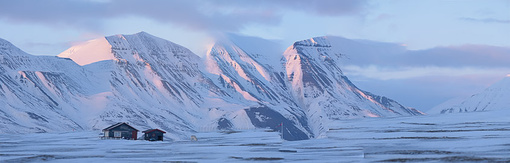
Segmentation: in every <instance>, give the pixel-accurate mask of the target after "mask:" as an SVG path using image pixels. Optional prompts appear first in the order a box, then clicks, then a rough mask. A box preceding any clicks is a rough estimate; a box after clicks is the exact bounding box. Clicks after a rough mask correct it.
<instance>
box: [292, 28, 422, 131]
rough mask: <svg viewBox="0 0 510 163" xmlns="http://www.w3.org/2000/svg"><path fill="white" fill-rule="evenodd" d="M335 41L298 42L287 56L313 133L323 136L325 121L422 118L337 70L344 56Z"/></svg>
mask: <svg viewBox="0 0 510 163" xmlns="http://www.w3.org/2000/svg"><path fill="white" fill-rule="evenodd" d="M334 41H335V38H329V37H316V38H312V39H309V40H303V41H298V42H296V43H294V45H293V46H291V47H289V48H288V49H287V51H285V53H284V57H285V59H284V64H285V69H286V73H285V74H286V76H287V78H288V81H289V82H290V87H291V89H292V93H293V97H294V98H295V99H296V100H295V101H297V103H298V105H299V106H300V107H301V108H303V110H304V111H305V112H306V114H307V116H308V119H309V123H311V124H314V125H313V126H314V133H324V131H325V130H327V129H325V128H323V127H324V126H325V124H324V123H325V122H326V121H325V120H327V119H344V118H357V117H386V116H402V115H421V114H423V113H421V112H420V111H418V110H416V109H413V108H407V107H404V106H402V105H400V104H399V103H397V102H396V101H394V100H391V99H389V98H386V97H383V96H378V95H374V94H371V93H369V92H366V91H363V90H360V89H358V88H357V87H356V86H355V85H354V84H353V83H351V82H350V81H349V79H348V78H347V77H346V76H344V75H343V73H342V71H341V69H340V68H339V67H338V64H339V62H340V61H339V60H341V58H342V57H343V56H342V54H341V52H340V51H341V49H337V48H335V45H334V44H332V42H333V43H334Z"/></svg>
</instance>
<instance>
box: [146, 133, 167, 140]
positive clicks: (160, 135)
mask: <svg viewBox="0 0 510 163" xmlns="http://www.w3.org/2000/svg"><path fill="white" fill-rule="evenodd" d="M151 138H154V139H156V140H163V132H159V131H153V132H150V133H145V134H144V139H145V140H150V139H151ZM160 138H161V139H160Z"/></svg>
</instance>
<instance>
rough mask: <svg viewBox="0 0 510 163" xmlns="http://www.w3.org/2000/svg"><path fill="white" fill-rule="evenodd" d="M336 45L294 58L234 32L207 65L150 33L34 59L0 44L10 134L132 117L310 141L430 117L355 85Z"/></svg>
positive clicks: (142, 125)
mask: <svg viewBox="0 0 510 163" xmlns="http://www.w3.org/2000/svg"><path fill="white" fill-rule="evenodd" d="M335 43H336V42H335V39H334V38H327V37H318V38H313V39H310V40H304V41H299V42H296V43H294V45H292V46H291V47H289V48H288V49H287V50H286V51H285V52H284V51H283V50H282V49H281V48H280V46H279V45H277V43H275V42H273V41H269V40H264V39H260V38H253V37H244V36H235V35H231V36H228V37H226V38H224V39H220V40H219V41H217V43H216V44H215V45H214V46H213V47H212V48H211V49H210V50H209V52H208V54H207V58H206V61H205V65H206V66H202V65H203V61H202V60H201V58H200V57H198V56H197V55H195V54H193V53H192V52H191V51H189V50H188V49H186V48H184V47H182V46H180V45H177V44H174V43H172V42H170V41H167V40H164V39H161V38H158V37H155V36H152V35H150V34H147V33H145V32H140V33H137V34H133V35H115V36H108V37H104V38H99V39H96V40H91V41H89V42H86V43H84V44H81V45H77V46H74V47H71V48H69V49H68V50H66V51H64V52H63V53H61V54H60V55H59V57H43V56H32V55H29V54H26V53H25V52H23V51H21V50H19V49H18V48H16V47H14V46H13V45H12V44H10V43H8V42H7V41H4V40H0V52H1V53H0V56H1V57H2V58H0V59H1V60H0V65H1V66H0V71H1V72H2V74H1V77H0V82H1V85H0V86H1V90H0V104H1V105H2V109H1V110H0V126H1V127H2V129H0V132H50V131H70V130H90V129H102V128H104V127H105V126H109V125H111V124H113V123H116V122H120V121H125V122H130V124H131V125H133V126H135V127H137V128H139V129H141V130H143V129H148V128H161V129H163V130H165V131H167V132H168V134H167V135H166V136H168V137H170V138H172V139H184V138H187V137H188V136H189V135H190V134H192V133H193V132H196V131H203V130H217V129H232V128H238V129H248V128H254V127H261V128H271V129H274V130H278V131H280V132H282V133H283V135H284V139H287V140H302V139H308V138H311V137H322V136H324V135H323V134H324V133H325V132H326V131H327V130H328V126H327V122H328V121H329V120H331V119H343V118H358V117H382V116H400V115H420V114H421V112H419V111H417V110H415V109H412V108H406V107H404V106H402V105H400V104H398V103H397V102H395V101H393V100H391V99H388V98H386V97H382V96H377V95H373V94H371V93H369V92H366V91H363V90H360V89H358V88H357V87H356V86H354V84H352V83H351V82H350V81H349V80H348V79H347V77H346V76H344V75H343V73H342V71H341V70H340V68H339V67H338V64H339V62H340V61H341V59H342V54H341V53H340V51H341V50H342V49H338V48H335ZM282 54H283V55H282ZM73 61H74V62H73Z"/></svg>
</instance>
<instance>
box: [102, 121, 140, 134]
mask: <svg viewBox="0 0 510 163" xmlns="http://www.w3.org/2000/svg"><path fill="white" fill-rule="evenodd" d="M123 124H125V125H127V126H129V127H131V128H132V129H134V130H136V131H139V130H137V129H136V128H134V127H133V126H131V125H129V124H128V123H126V122H119V123H116V124H114V125H111V126H110V127H107V128H105V129H103V132H104V131H109V130H111V129H113V128H115V127H118V126H120V125H123Z"/></svg>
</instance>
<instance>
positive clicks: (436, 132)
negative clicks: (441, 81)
mask: <svg viewBox="0 0 510 163" xmlns="http://www.w3.org/2000/svg"><path fill="white" fill-rule="evenodd" d="M509 116H510V111H508V110H493V111H486V112H473V113H461V114H441V115H427V116H413V117H394V118H365V119H356V120H335V121H330V122H328V124H329V126H330V129H329V131H328V132H327V136H326V137H325V138H320V139H310V140H302V141H284V140H282V139H280V135H279V133H278V132H269V131H270V130H264V129H254V130H237V131H232V132H201V133H196V136H197V137H198V141H193V142H192V141H186V140H183V141H170V140H165V141H163V142H148V141H143V140H136V141H133V140H102V139H100V138H99V135H98V134H99V133H100V131H90V132H83V131H80V132H66V133H33V134H23V135H18V134H2V135H0V156H1V157H0V162H40V161H50V162H106V161H108V162H142V161H143V162H147V161H148V162H172V161H185V162H243V161H247V162H248V161H273V162H374V161H375V162H377V161H384V162H508V161H510V143H509V142H510V122H509V121H508V117H509Z"/></svg>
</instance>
